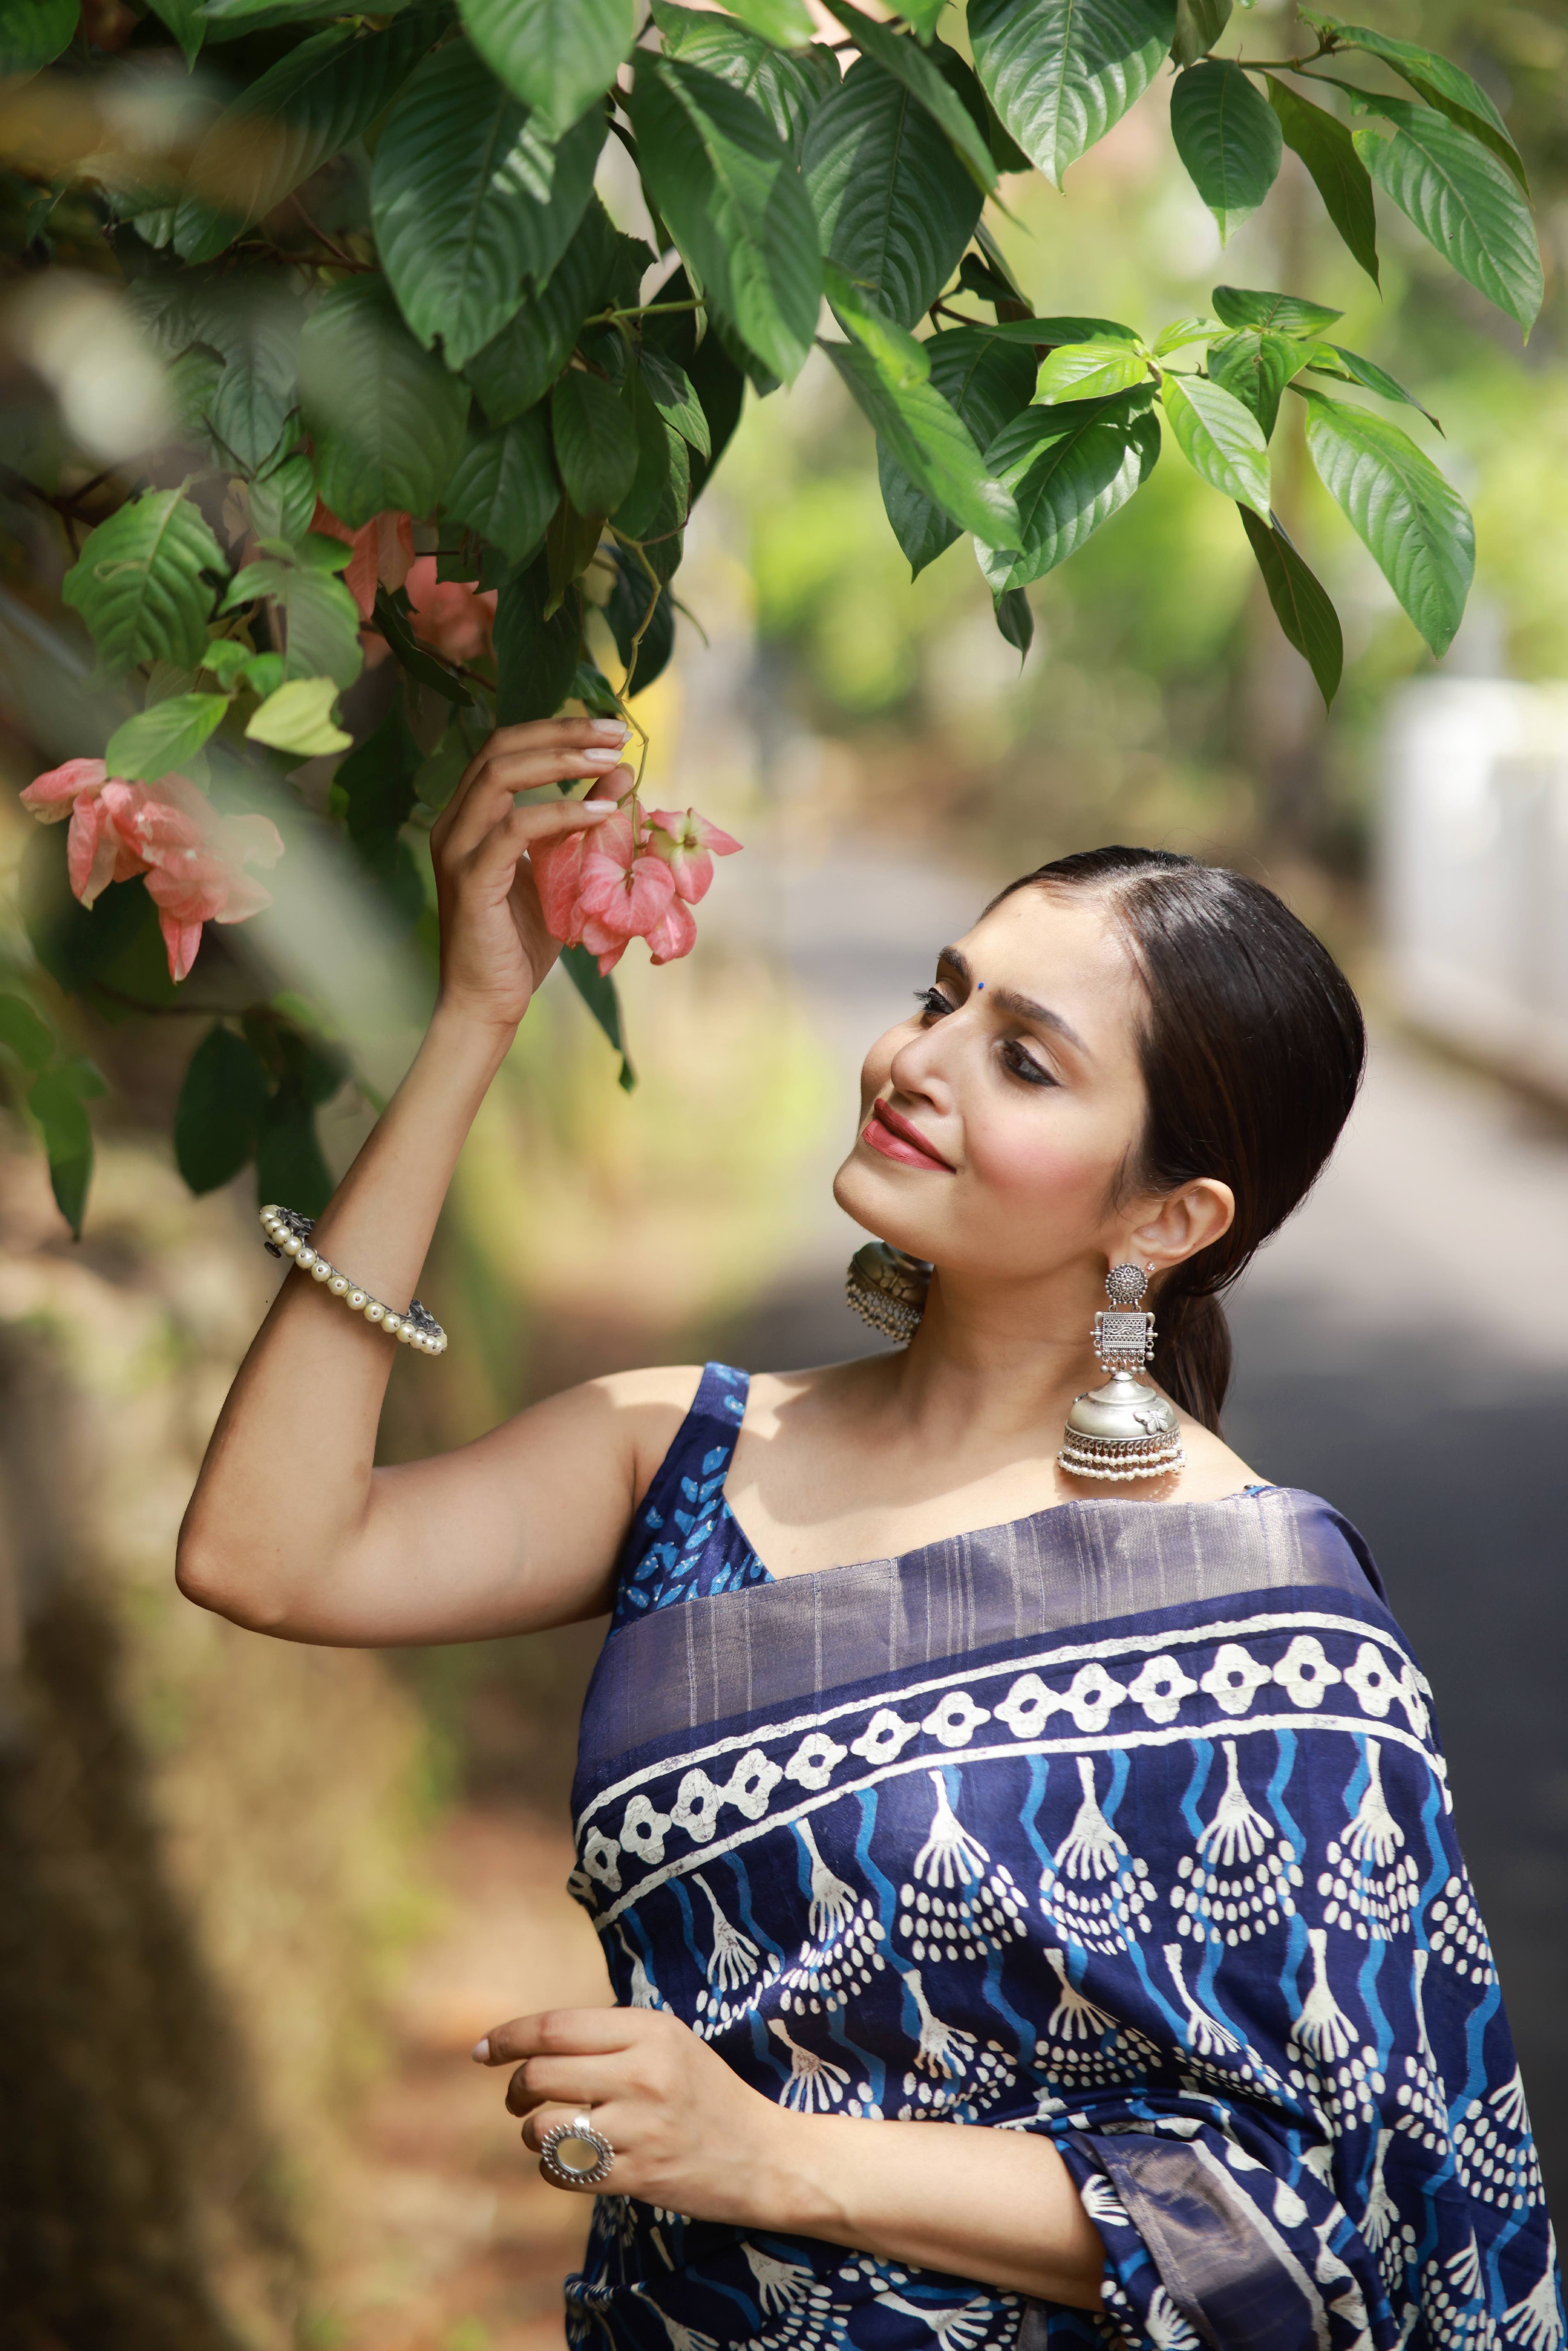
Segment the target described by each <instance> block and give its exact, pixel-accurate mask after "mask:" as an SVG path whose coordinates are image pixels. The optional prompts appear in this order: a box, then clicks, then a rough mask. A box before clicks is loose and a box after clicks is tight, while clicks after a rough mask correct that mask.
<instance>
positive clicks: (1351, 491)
mask: <svg viewBox="0 0 1568 2351" xmlns="http://www.w3.org/2000/svg"><path fill="white" fill-rule="evenodd" d="M1304 397H1305V399H1306V402H1307V447H1308V448H1309V450H1310V451H1311V452H1312V463H1313V465H1315V466H1316V467H1317V469H1318V473H1319V475H1321V477H1322V483H1323V486H1324V487H1325V488H1326V489H1327V490H1328V491H1329V493H1330V495H1331V496H1333V498H1335V499H1336V500H1337V501H1338V503H1339V504H1340V506H1341V507H1343V509H1344V512H1345V513H1346V515H1348V517H1350V521H1351V524H1352V526H1353V528H1354V529H1355V530H1356V532H1357V533H1358V534H1359V535H1360V537H1361V538H1363V539H1364V541H1365V542H1366V545H1367V547H1368V548H1369V549H1370V550H1371V552H1372V556H1373V559H1374V560H1375V563H1376V565H1377V567H1378V569H1379V570H1380V571H1381V572H1382V573H1383V576H1384V578H1385V580H1387V582H1388V584H1389V586H1390V587H1391V588H1392V589H1393V590H1394V593H1395V594H1396V596H1397V597H1398V599H1399V601H1400V602H1401V604H1403V606H1404V607H1405V610H1406V612H1408V613H1409V615H1410V618H1411V619H1412V620H1413V621H1414V622H1415V623H1416V628H1417V629H1418V630H1419V631H1420V632H1421V634H1422V636H1423V637H1424V638H1425V639H1426V641H1427V644H1428V645H1429V646H1430V647H1431V649H1432V651H1433V653H1437V655H1439V656H1441V655H1442V654H1443V653H1447V651H1448V646H1449V645H1450V643H1452V642H1453V636H1454V632H1455V630H1456V629H1457V628H1458V625H1459V622H1460V621H1461V619H1462V618H1463V617H1464V610H1465V599H1466V597H1467V596H1468V595H1469V587H1470V579H1471V575H1472V573H1473V572H1474V569H1475V555H1476V544H1475V529H1474V526H1473V525H1472V523H1471V521H1470V517H1469V511H1468V509H1467V507H1466V506H1465V503H1464V500H1463V499H1462V498H1461V497H1460V496H1459V494H1458V491H1457V490H1456V489H1454V488H1453V486H1451V484H1449V483H1448V482H1446V481H1445V480H1444V478H1443V476H1442V475H1441V474H1439V473H1438V471H1437V467H1436V465H1433V463H1432V461H1431V459H1430V458H1429V457H1427V456H1426V455H1423V453H1422V452H1421V451H1420V450H1419V449H1418V448H1417V447H1416V444H1415V443H1414V441H1412V440H1411V439H1410V437H1409V435H1408V434H1406V433H1402V432H1401V431H1400V429H1399V427H1398V425H1397V424H1391V423H1389V421H1388V419H1387V418H1386V417H1385V416H1375V415H1373V414H1372V413H1371V412H1370V411H1369V410H1367V409H1364V408H1346V407H1344V406H1343V405H1342V404H1341V402H1338V401H1335V400H1330V399H1328V398H1327V397H1326V396H1325V395H1324V394H1323V393H1322V392H1306V393H1305V395H1304Z"/></svg>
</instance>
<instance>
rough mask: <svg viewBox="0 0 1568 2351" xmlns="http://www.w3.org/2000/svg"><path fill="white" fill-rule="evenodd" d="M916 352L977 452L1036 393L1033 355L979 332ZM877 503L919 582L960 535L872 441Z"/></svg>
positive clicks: (953, 332) (934, 341)
mask: <svg viewBox="0 0 1568 2351" xmlns="http://www.w3.org/2000/svg"><path fill="white" fill-rule="evenodd" d="M922 349H923V350H925V353H926V354H927V357H928V359H929V360H930V366H931V381H932V382H933V384H934V385H935V386H936V390H937V391H938V392H940V393H941V394H942V397H943V398H944V400H946V401H947V402H950V404H951V405H952V407H953V408H954V409H955V410H956V412H957V413H958V415H959V416H961V417H962V419H963V421H964V423H966V424H967V427H968V429H969V433H970V436H971V438H972V439H973V441H974V443H975V445H976V447H977V449H981V450H984V449H987V448H988V447H989V446H990V444H991V443H992V442H993V441H994V440H995V439H996V437H997V434H998V433H999V432H1000V431H1001V429H1002V427H1003V425H1004V424H1007V423H1010V422H1011V420H1012V418H1013V417H1015V416H1016V415H1017V414H1018V413H1019V410H1020V409H1022V408H1025V407H1027V406H1028V404H1029V400H1030V394H1031V392H1033V390H1034V356H1033V353H1032V352H1030V351H1029V350H1026V349H1025V348H1024V347H1023V346H1022V345H1021V344H1019V343H1014V342H1009V341H1008V340H1006V339H1005V338H1004V337H1002V336H999V335H995V334H993V333H992V332H991V331H990V330H989V329H988V328H985V327H950V328H948V329H946V330H945V331H944V332H943V333H941V334H939V335H933V336H932V337H931V338H930V340H928V341H927V342H925V344H924V345H923V346H922ZM877 475H878V478H879V480H880V483H881V486H882V502H883V506H884V507H885V508H886V509H887V518H888V520H889V522H890V523H891V524H892V525H893V534H894V538H896V539H897V541H898V543H899V545H900V547H901V548H902V549H904V554H905V556H906V557H907V558H908V560H909V565H910V570H911V574H912V576H914V577H916V578H918V576H919V574H920V573H921V572H922V571H923V570H924V569H925V566H926V565H927V564H928V563H932V562H934V561H935V560H936V557H937V556H939V555H940V554H942V553H943V552H944V550H945V549H947V548H949V547H951V546H952V544H953V542H954V540H955V539H956V538H958V537H959V530H958V526H957V524H956V522H955V521H954V520H953V518H952V517H951V516H950V515H949V514H948V513H947V511H946V508H945V507H940V506H938V505H937V504H936V500H935V499H934V498H930V497H927V496H926V495H925V491H924V490H920V489H917V488H916V487H915V484H914V483H913V482H912V481H911V480H910V478H909V476H908V475H907V474H906V473H905V472H904V469H903V467H902V466H901V465H899V464H898V462H897V460H896V459H895V458H894V457H893V456H892V455H890V453H889V451H888V450H887V448H886V447H885V445H884V444H882V443H880V442H879V443H878V444H877Z"/></svg>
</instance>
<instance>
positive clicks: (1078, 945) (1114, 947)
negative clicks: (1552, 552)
mask: <svg viewBox="0 0 1568 2351" xmlns="http://www.w3.org/2000/svg"><path fill="white" fill-rule="evenodd" d="M957 945H958V946H960V947H961V949H962V950H963V953H964V955H965V956H966V957H967V961H968V964H969V968H970V971H971V973H972V975H973V977H975V978H976V979H977V980H981V979H983V980H984V981H985V982H986V983H987V985H988V987H1010V988H1014V989H1017V990H1018V991H1019V993H1020V994H1022V995H1025V996H1032V997H1034V998H1038V999H1039V1001H1040V1002H1041V1003H1042V1004H1049V1005H1050V1006H1051V1008H1052V1009H1053V1010H1054V1011H1058V1012H1062V1013H1065V1014H1066V1016H1067V1018H1068V1019H1070V1020H1071V1021H1072V1023H1073V1026H1074V1027H1075V1028H1076V1027H1077V1026H1078V1025H1079V1023H1078V1019H1077V1014H1076V1013H1075V1012H1074V1010H1073V1006H1075V1005H1076V1006H1077V1007H1078V1008H1080V1009H1082V1010H1083V1011H1084V1012H1085V1013H1088V1011H1089V1010H1090V1008H1091V1007H1093V1008H1097V1010H1098V1011H1099V1013H1100V1016H1101V1018H1104V1017H1105V1016H1107V1015H1113V1016H1114V1017H1115V1018H1117V1019H1121V1020H1126V1019H1129V1018H1130V1017H1131V1015H1132V1014H1133V1013H1134V1010H1135V1008H1137V1006H1138V1004H1139V1002H1140V1001H1141V998H1142V984H1141V982H1140V980H1139V977H1138V972H1137V967H1136V965H1135V964H1134V960H1133V956H1132V950H1131V947H1130V946H1129V943H1128V940H1127V935H1126V933H1125V931H1124V929H1123V927H1122V925H1121V924H1120V923H1119V922H1118V921H1117V920H1116V917H1115V914H1114V913H1113V910H1112V908H1111V906H1110V904H1109V903H1108V902H1107V901H1106V900H1105V899H1104V898H1103V896H1101V894H1100V893H1098V892H1092V891H1071V892H1068V891H1057V890H1048V889H1040V888H1038V887H1037V888H1032V889H1024V890H1015V891H1014V892H1013V893H1012V895H1011V896H1010V897H1008V898H1004V899H1003V900H1002V902H1001V904H1000V905H998V906H993V907H992V909H991V911H990V912H989V914H982V915H981V917H980V919H979V921H978V922H977V924H975V925H974V926H973V928H972V929H970V930H969V931H967V933H966V934H965V935H964V937H963V938H962V939H960V940H959V941H958V942H957Z"/></svg>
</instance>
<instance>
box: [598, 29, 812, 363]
mask: <svg viewBox="0 0 1568 2351" xmlns="http://www.w3.org/2000/svg"><path fill="white" fill-rule="evenodd" d="M630 105H631V110H632V122H633V124H634V126H635V129H636V133H637V148H638V158H639V161H640V162H641V165H642V169H643V178H644V179H645V181H646V182H647V183H648V186H649V188H650V189H651V191H652V193H653V201H654V202H655V204H657V205H658V207H659V210H660V212H661V213H662V214H663V215H664V219H665V220H666V221H667V222H668V224H669V226H670V229H671V231H672V233H673V235H674V238H675V241H676V243H677V245H678V246H680V249H681V252H682V255H683V256H684V257H685V258H686V259H687V260H688V261H689V263H690V264H691V265H692V266H693V267H694V268H695V271H696V272H697V274H698V275H699V276H700V277H701V279H702V283H703V286H704V287H705V289H706V294H707V297H708V299H709V300H710V301H711V302H712V303H713V304H714V306H715V307H716V309H717V310H718V311H719V312H720V313H721V315H722V316H723V317H724V318H726V319H728V320H729V322H730V324H731V325H732V326H733V327H734V329H735V330H736V332H737V334H738V335H739V336H740V338H741V340H743V341H744V342H745V343H746V344H747V347H748V349H749V350H752V351H753V352H755V353H756V355H757V357H758V359H759V360H761V361H762V362H763V364H764V366H765V367H768V368H769V369H771V370H772V371H773V372H774V373H775V374H777V375H779V376H781V377H783V378H784V379H785V380H786V381H789V379H790V378H791V377H793V376H795V375H796V374H798V373H799V371H800V368H801V367H802V366H803V365H804V363H805V359H806V354H807V351H808V350H810V339H811V334H812V331H813V329H814V328H815V326H816V322H817V309H818V305H819V302H820V300H821V284H822V279H821V263H820V261H819V259H818V254H817V237H816V228H815V225H814V223H813V221H812V217H811V210H810V204H808V203H807V200H806V193H805V190H804V188H803V187H802V185H801V183H800V175H799V174H798V173H797V172H796V170H795V168H794V164H793V162H792V161H791V159H790V155H789V149H788V148H787V147H785V146H784V145H783V144H782V143H781V141H779V138H778V136H777V134H776V133H775V131H774V130H773V127H772V125H771V124H770V123H769V121H768V118H767V116H766V115H765V114H763V112H762V111H761V110H760V108H758V107H757V106H755V105H754V104H753V103H752V101H751V100H750V99H747V98H743V97H742V96H741V94H740V92H739V91H738V90H735V89H730V87H729V85H728V84H727V82H722V81H719V80H717V79H716V78H715V77H714V76H713V75H712V74H707V73H703V72H700V71H699V70H698V69H697V68H695V67H694V66H688V65H683V64H682V62H681V61H680V59H679V58H677V57H650V56H649V55H648V54H647V53H646V52H639V56H638V61H637V75H636V79H635V81H634V83H633V85H632V95H631V100H630Z"/></svg>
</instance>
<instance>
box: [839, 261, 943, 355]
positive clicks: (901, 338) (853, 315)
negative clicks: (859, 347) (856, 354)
mask: <svg viewBox="0 0 1568 2351" xmlns="http://www.w3.org/2000/svg"><path fill="white" fill-rule="evenodd" d="M822 290H823V292H824V293H825V294H826V295H827V298H828V299H829V301H830V302H831V304H832V306H833V313H834V316H835V317H836V318H837V319H838V320H839V322H840V324H841V326H843V327H844V328H846V329H848V331H849V332H850V333H852V335H853V336H854V337H855V339H856V340H857V341H859V342H862V343H863V344H864V345H865V347H866V349H867V350H869V351H871V352H872V353H873V356H874V358H875V360H876V363H877V365H878V366H879V367H880V368H881V369H882V371H883V373H884V374H885V375H886V377H887V379H888V381H890V382H891V383H895V384H898V385H901V386H903V385H907V384H912V383H925V381H927V380H928V379H929V377H930V374H931V354H930V353H929V351H928V350H926V348H925V344H924V343H921V342H916V340H915V337H914V336H913V335H912V334H910V333H909V332H908V331H907V329H904V328H903V327H901V326H899V325H898V324H897V323H896V322H895V321H894V319H890V318H889V317H888V315H887V313H886V311H885V310H883V309H881V308H878V306H877V304H876V303H875V302H874V301H873V300H871V299H869V298H867V296H866V295H865V294H864V293H863V292H862V289H861V287H859V286H857V285H855V284H854V283H853V281H852V279H850V278H848V277H845V275H844V273H843V271H842V270H841V268H840V267H839V266H838V264H837V262H836V261H825V262H824V263H823V264H822Z"/></svg>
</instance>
